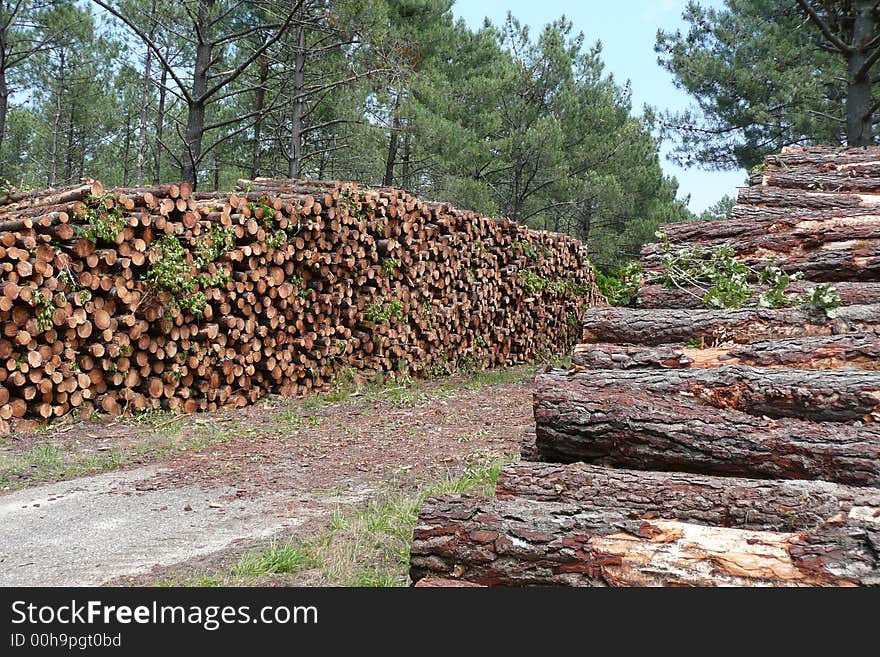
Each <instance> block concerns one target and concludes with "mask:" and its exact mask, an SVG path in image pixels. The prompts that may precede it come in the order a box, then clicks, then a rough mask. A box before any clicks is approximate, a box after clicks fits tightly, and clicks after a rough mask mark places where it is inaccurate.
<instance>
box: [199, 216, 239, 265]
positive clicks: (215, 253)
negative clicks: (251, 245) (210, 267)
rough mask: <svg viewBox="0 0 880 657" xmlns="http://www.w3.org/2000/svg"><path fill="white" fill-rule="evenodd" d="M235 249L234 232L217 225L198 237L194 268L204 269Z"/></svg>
mask: <svg viewBox="0 0 880 657" xmlns="http://www.w3.org/2000/svg"><path fill="white" fill-rule="evenodd" d="M233 248H235V231H234V230H233V229H232V228H231V227H228V226H223V225H221V224H218V223H213V224H211V227H210V228H208V230H207V231H206V232H205V233H204V234H203V235H200V236H199V238H198V239H197V240H196V243H195V254H196V266H198V267H204V266H205V265H207V264H209V263H211V262H214V261H215V260H217V259H218V258H220V257H222V256H224V255H226V254H227V253H229V252H230V251H232V249H233Z"/></svg>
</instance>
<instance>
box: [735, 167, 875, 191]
mask: <svg viewBox="0 0 880 657" xmlns="http://www.w3.org/2000/svg"><path fill="white" fill-rule="evenodd" d="M749 183H750V184H751V185H762V186H764V187H777V188H783V189H805V190H811V191H819V192H867V193H876V192H878V191H880V162H878V161H876V160H874V161H871V162H863V163H860V164H852V165H846V164H843V165H830V166H827V167H816V166H813V165H809V164H806V165H795V166H790V167H785V168H771V169H768V170H765V171H764V172H758V173H753V174H751V175H750V176H749Z"/></svg>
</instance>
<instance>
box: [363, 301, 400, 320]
mask: <svg viewBox="0 0 880 657" xmlns="http://www.w3.org/2000/svg"><path fill="white" fill-rule="evenodd" d="M364 317H365V318H366V320H367V321H368V322H373V323H374V324H387V323H389V322H390V321H391V320H392V319H397V320H401V319H403V302H402V301H401V300H400V299H390V300H389V299H382V300H381V301H377V302H375V303H372V304H370V305H369V306H367V308H366V309H365V310H364Z"/></svg>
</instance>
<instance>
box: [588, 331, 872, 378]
mask: <svg viewBox="0 0 880 657" xmlns="http://www.w3.org/2000/svg"><path fill="white" fill-rule="evenodd" d="M572 364H573V365H574V367H575V368H577V369H583V370H593V369H622V370H628V369H645V368H702V367H720V366H722V365H751V366H753V367H797V368H800V369H819V370H827V369H846V370H847V371H848V370H852V369H865V370H880V334H878V333H874V332H869V333H845V334H843V335H836V336H829V337H818V338H780V339H777V340H761V341H756V342H749V343H746V344H742V345H734V346H723V347H715V348H705V349H702V348H700V347H684V346H681V345H672V344H669V345H658V346H642V345H616V344H607V343H602V344H580V345H578V346H577V347H575V350H574V355H573V356H572Z"/></svg>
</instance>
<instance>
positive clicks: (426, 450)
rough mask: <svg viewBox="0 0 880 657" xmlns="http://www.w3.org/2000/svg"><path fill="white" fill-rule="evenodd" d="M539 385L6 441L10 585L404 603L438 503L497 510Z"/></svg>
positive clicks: (328, 397)
mask: <svg viewBox="0 0 880 657" xmlns="http://www.w3.org/2000/svg"><path fill="white" fill-rule="evenodd" d="M536 369H537V368H536V367H534V366H533V367H526V366H523V367H516V368H511V369H503V370H493V371H483V372H472V373H467V374H458V375H455V376H451V377H446V378H441V379H434V380H431V381H411V380H409V379H405V380H402V381H400V380H397V381H395V380H388V381H385V382H372V383H369V384H365V385H362V386H355V385H354V384H353V383H348V384H340V385H338V386H337V387H336V388H335V389H334V390H332V391H330V392H327V393H321V394H315V395H311V396H307V397H304V398H298V399H288V398H281V397H270V398H267V399H264V400H260V401H259V402H257V403H256V404H255V405H252V406H248V407H245V408H240V409H225V410H221V411H216V412H211V413H201V414H194V415H189V416H180V415H177V414H174V413H166V412H162V413H159V412H153V413H148V414H144V415H141V416H136V417H127V418H116V419H113V418H107V417H98V418H93V419H88V420H81V419H74V418H71V417H67V418H61V419H60V420H59V421H56V422H54V423H52V424H49V425H45V426H41V427H35V428H33V429H32V430H31V431H29V432H23V433H18V434H16V435H14V436H13V437H12V438H7V439H0V523H2V525H3V527H4V531H3V532H2V534H0V585H2V586H11V585H30V586H35V585H50V586H54V585H90V586H91V585H102V584H116V585H119V584H137V585H196V586H206V585H208V586H210V585H223V586H234V585H317V586H332V585H342V586H347V585H358V586H370V585H373V586H395V585H397V586H401V585H407V584H408V579H407V563H408V555H409V543H410V539H411V534H412V527H413V526H414V524H415V521H416V516H417V513H418V508H419V506H420V503H421V500H422V499H423V498H424V497H425V496H426V495H429V494H437V493H443V492H474V493H482V494H490V493H491V491H492V489H493V484H494V480H495V477H497V474H498V471H499V470H500V467H501V465H502V464H503V463H504V462H505V461H507V460H509V459H511V458H514V457H515V456H517V455H518V453H519V447H520V441H521V439H522V436H523V434H524V433H525V432H526V430H527V428H528V426H529V424H530V423H531V422H532V402H531V388H532V380H533V378H534V374H535V372H536Z"/></svg>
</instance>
